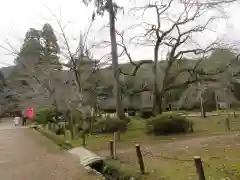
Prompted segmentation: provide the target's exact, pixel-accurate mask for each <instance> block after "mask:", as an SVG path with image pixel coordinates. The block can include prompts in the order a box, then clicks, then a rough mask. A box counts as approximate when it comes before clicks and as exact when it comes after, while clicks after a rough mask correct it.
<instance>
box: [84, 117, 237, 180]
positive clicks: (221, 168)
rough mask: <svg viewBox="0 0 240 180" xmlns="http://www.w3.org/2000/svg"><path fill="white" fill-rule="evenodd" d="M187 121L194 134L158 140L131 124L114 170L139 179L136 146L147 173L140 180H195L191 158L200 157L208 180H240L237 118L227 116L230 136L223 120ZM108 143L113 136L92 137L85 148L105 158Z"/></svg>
mask: <svg viewBox="0 0 240 180" xmlns="http://www.w3.org/2000/svg"><path fill="white" fill-rule="evenodd" d="M190 119H191V120H192V121H193V122H194V130H195V132H194V133H192V134H188V135H172V136H160V137H153V136H148V135H146V134H145V132H144V130H145V129H144V128H145V123H144V120H137V119H136V120H133V121H132V122H131V123H130V125H129V130H128V131H127V132H126V133H123V134H122V135H121V141H120V142H117V158H118V161H115V166H117V167H118V166H119V168H120V167H121V168H122V169H126V171H128V172H129V171H130V172H131V173H132V174H138V175H140V173H139V166H138V163H137V162H138V160H137V156H136V153H135V148H134V145H135V144H136V143H139V144H140V145H141V148H142V154H143V157H144V162H145V167H146V172H147V173H146V175H142V176H141V178H142V179H148V180H157V179H170V180H171V179H173V180H175V179H176V180H186V179H197V174H196V170H195V166H194V161H193V157H194V156H200V157H201V158H202V160H203V165H204V170H205V175H206V178H207V179H211V180H219V179H232V180H239V179H240V134H238V132H240V117H237V118H234V117H230V116H229V119H230V122H231V132H228V131H227V130H226V125H225V119H226V116H220V117H217V116H212V117H208V118H206V119H202V118H199V117H191V118H190ZM111 139H112V135H95V136H93V135H92V136H89V137H88V141H87V147H88V148H89V149H92V150H94V151H97V152H98V153H99V154H100V155H108V154H109V152H108V141H109V140H111Z"/></svg>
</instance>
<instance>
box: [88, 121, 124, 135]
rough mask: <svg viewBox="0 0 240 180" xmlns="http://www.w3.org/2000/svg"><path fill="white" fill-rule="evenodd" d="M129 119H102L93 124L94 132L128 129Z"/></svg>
mask: <svg viewBox="0 0 240 180" xmlns="http://www.w3.org/2000/svg"><path fill="white" fill-rule="evenodd" d="M127 124H128V121H127V120H120V119H118V118H107V119H101V120H99V121H97V122H95V123H94V124H93V128H92V132H94V133H113V132H116V131H121V132H123V131H125V130H126V129H127Z"/></svg>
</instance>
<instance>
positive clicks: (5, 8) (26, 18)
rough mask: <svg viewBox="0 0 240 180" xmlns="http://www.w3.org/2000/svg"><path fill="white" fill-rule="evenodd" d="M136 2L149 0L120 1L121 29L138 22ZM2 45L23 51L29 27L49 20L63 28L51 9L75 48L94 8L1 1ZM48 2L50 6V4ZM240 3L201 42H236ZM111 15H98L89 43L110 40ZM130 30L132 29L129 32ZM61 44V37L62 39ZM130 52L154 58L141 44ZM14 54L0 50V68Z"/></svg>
mask: <svg viewBox="0 0 240 180" xmlns="http://www.w3.org/2000/svg"><path fill="white" fill-rule="evenodd" d="M136 1H138V3H144V2H146V1H147V0H135V1H134V0H133V1H132V2H131V4H130V5H129V0H118V3H120V5H121V6H123V7H124V8H125V13H124V15H123V14H119V15H118V19H117V29H119V30H123V29H126V28H128V27H130V26H131V24H134V23H135V18H134V17H133V15H132V14H129V13H127V11H128V9H129V8H131V7H132V6H133V5H134V4H135V3H136ZM70 2H71V3H70ZM0 5H1V6H0V23H1V28H0V44H1V45H3V46H4V47H7V44H6V43H5V42H6V41H8V42H9V43H10V44H11V45H12V46H14V48H16V49H17V50H19V48H20V46H21V43H22V41H23V39H24V36H25V33H26V31H27V30H28V29H29V28H36V29H41V28H42V25H43V24H44V23H46V22H48V23H50V24H51V25H52V26H53V28H54V29H55V30H56V31H59V27H58V26H57V24H56V21H55V19H54V17H53V16H52V14H51V13H50V12H49V10H48V8H47V7H49V9H51V11H52V12H53V13H54V14H55V15H56V16H57V18H58V19H61V22H62V24H63V25H65V24H68V22H69V25H68V26H67V28H66V34H67V37H68V39H69V41H71V44H72V49H74V48H75V45H76V42H77V41H76V39H78V38H79V33H80V30H82V31H84V30H85V29H86V28H87V26H88V24H89V18H90V17H91V14H92V7H91V6H90V7H88V8H87V7H85V6H84V5H83V4H82V3H81V0H70V1H67V0H50V1H49V0H48V1H47V0H21V1H20V0H7V1H5V0H4V1H2V2H1V4H0ZM46 5H47V7H46ZM239 9H240V6H239V4H234V5H232V6H230V7H227V8H226V9H225V10H226V11H227V14H228V16H229V19H228V20H227V21H224V22H223V21H221V23H215V24H214V27H212V29H213V30H214V32H213V31H211V32H207V33H206V34H204V35H200V36H199V37H196V38H197V41H199V42H200V43H206V42H210V41H212V40H213V39H214V38H216V37H217V36H221V37H225V39H228V40H232V41H239V40H240V23H239V17H240V11H239ZM146 16H147V17H146V18H147V19H150V20H151V19H153V18H154V17H152V16H154V14H151V13H149V14H147V15H146ZM107 22H108V16H104V17H102V18H101V17H98V18H97V20H96V22H95V23H94V25H93V29H92V31H91V33H90V38H89V44H90V45H91V44H93V43H95V42H99V41H101V40H108V39H109V33H108V32H109V30H108V29H107V28H105V29H104V28H103V27H104V26H105V25H107ZM128 32H129V31H128ZM134 33H135V32H129V33H128V34H126V41H128V39H129V38H130V37H133V36H134V35H135V34H134ZM60 43H61V40H60ZM128 46H129V51H130V52H131V54H132V57H133V58H134V59H136V60H140V59H152V58H153V49H152V48H151V47H139V46H135V45H133V44H128ZM106 52H109V49H104V50H101V49H94V53H95V57H101V56H102V55H103V54H105V53H106ZM13 60H14V57H13V56H11V55H9V53H8V52H7V51H6V50H3V49H0V67H2V66H7V65H11V64H13Z"/></svg>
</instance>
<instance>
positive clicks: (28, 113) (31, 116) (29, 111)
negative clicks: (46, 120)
mask: <svg viewBox="0 0 240 180" xmlns="http://www.w3.org/2000/svg"><path fill="white" fill-rule="evenodd" d="M25 115H26V116H27V117H28V118H29V119H34V117H35V113H34V109H33V108H29V109H27V110H26V112H25Z"/></svg>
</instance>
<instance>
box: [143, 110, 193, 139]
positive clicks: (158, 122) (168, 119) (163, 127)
mask: <svg viewBox="0 0 240 180" xmlns="http://www.w3.org/2000/svg"><path fill="white" fill-rule="evenodd" d="M191 126H192V122H190V121H189V120H188V119H187V118H186V117H183V116H181V115H178V114H175V113H167V114H165V115H159V116H156V117H154V118H151V119H148V120H147V122H146V130H147V133H148V134H154V135H168V134H177V133H188V132H192V128H191Z"/></svg>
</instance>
